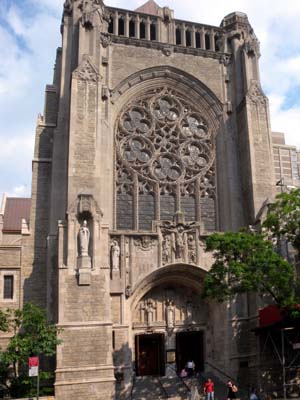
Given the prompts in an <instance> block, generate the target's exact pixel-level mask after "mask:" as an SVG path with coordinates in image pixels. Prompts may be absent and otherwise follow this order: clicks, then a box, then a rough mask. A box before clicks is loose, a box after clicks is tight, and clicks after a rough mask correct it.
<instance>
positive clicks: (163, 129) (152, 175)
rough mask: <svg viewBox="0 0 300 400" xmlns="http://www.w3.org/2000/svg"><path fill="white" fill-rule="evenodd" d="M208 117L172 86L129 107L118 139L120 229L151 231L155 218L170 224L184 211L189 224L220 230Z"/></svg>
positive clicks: (152, 91) (119, 125)
mask: <svg viewBox="0 0 300 400" xmlns="http://www.w3.org/2000/svg"><path fill="white" fill-rule="evenodd" d="M203 114H204V112H203V111H201V109H200V107H198V104H197V103H196V102H194V103H192V102H190V100H189V99H187V98H186V97H184V96H182V95H181V94H180V93H179V92H177V91H175V90H173V89H169V88H162V89H159V88H153V89H150V90H149V91H146V92H144V93H142V94H140V95H139V96H138V97H137V98H136V99H134V100H133V101H132V102H129V103H127V104H126V105H125V107H124V108H123V110H122V112H121V113H120V115H119V118H118V120H117V125H116V136H115V146H116V165H117V167H116V185H117V188H116V189H117V190H116V193H117V202H116V209H117V218H116V220H117V226H118V227H119V228H121V229H133V228H134V229H151V227H152V222H153V220H157V219H162V220H170V219H172V218H173V215H174V213H175V212H176V207H180V209H181V210H182V211H183V212H184V213H185V216H186V219H187V220H194V219H195V218H196V217H197V218H201V219H202V221H204V225H206V224H207V227H209V226H210V228H209V229H212V230H213V229H214V225H209V224H211V221H212V218H213V216H214V215H215V214H214V213H215V211H214V210H215V205H214V201H215V200H214V198H215V197H214V196H215V148H214V135H213V130H212V126H211V123H210V122H209V119H208V118H207V114H206V111H205V114H204V115H203ZM125 178H126V179H125ZM196 196H199V198H198V200H197V199H196ZM157 202H158V203H159V204H157ZM204 203H205V204H206V205H205V206H204ZM199 205H200V208H199ZM197 207H198V209H197ZM199 209H200V211H199ZM201 210H203V211H201ZM202 212H203V215H202V214H201V213H202ZM157 213H159V215H157ZM200 214H201V215H200ZM205 219H207V223H206V222H205V221H206V220H205ZM207 229H208V228H207Z"/></svg>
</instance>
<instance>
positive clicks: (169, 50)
mask: <svg viewBox="0 0 300 400" xmlns="http://www.w3.org/2000/svg"><path fill="white" fill-rule="evenodd" d="M161 51H162V53H163V54H164V55H165V56H167V57H169V56H170V55H171V54H173V52H174V48H173V47H172V46H165V47H162V49H161Z"/></svg>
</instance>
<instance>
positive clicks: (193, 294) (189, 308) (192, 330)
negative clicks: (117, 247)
mask: <svg viewBox="0 0 300 400" xmlns="http://www.w3.org/2000/svg"><path fill="white" fill-rule="evenodd" d="M202 280H203V270H201V269H200V268H198V267H191V266H187V265H180V266H179V265H176V266H175V265H173V266H168V267H165V268H162V269H160V270H158V271H156V272H155V273H153V274H151V277H148V278H146V279H145V281H146V282H144V283H145V285H140V287H139V288H138V290H137V292H139V294H140V295H139V296H138V295H137V294H136V296H135V300H134V302H133V308H132V334H133V338H134V345H135V348H134V354H135V366H136V373H137V375H164V373H165V367H166V365H170V366H171V367H172V368H175V369H176V370H177V371H178V372H179V371H180V370H181V369H182V368H184V367H185V366H186V364H187V362H188V361H194V363H195V369H196V370H197V371H203V369H204V362H205V351H206V345H205V338H206V330H207V326H208V316H209V312H208V305H207V304H206V302H204V301H203V300H202V298H201V291H202ZM147 281H148V282H147Z"/></svg>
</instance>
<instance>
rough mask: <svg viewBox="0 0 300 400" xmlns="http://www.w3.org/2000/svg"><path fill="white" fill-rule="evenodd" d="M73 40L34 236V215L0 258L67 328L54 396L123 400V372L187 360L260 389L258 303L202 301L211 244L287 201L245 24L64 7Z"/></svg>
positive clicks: (149, 371) (52, 106)
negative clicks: (278, 194)
mask: <svg viewBox="0 0 300 400" xmlns="http://www.w3.org/2000/svg"><path fill="white" fill-rule="evenodd" d="M61 29H62V47H60V48H58V50H57V56H56V63H55V71H54V78H53V83H52V84H51V85H47V86H46V96H45V109H44V115H43V116H40V117H39V119H38V123H37V130H36V142H35V151H34V159H33V175H32V198H31V208H30V223H29V225H28V223H27V221H28V218H27V214H26V216H25V214H24V213H23V212H22V213H21V214H22V215H21V217H22V218H24V219H23V220H22V221H23V223H22V226H21V227H19V228H20V229H19V230H18V233H17V235H18V240H19V242H18V248H17V249H14V248H12V247H9V251H8V250H7V249H6V247H5V246H7V245H6V244H5V240H6V239H5V237H6V236H5V234H4V233H3V235H2V243H1V246H0V251H1V252H2V254H3V257H2V261H1V265H4V266H5V265H7V266H8V267H9V268H13V269H14V273H15V275H16V280H18V284H16V285H15V287H17V286H18V298H19V303H18V302H16V303H15V304H16V305H18V304H20V305H22V303H23V302H24V301H27V300H30V301H35V302H37V303H39V304H41V305H42V306H43V307H46V308H47V311H48V317H49V319H51V320H52V321H55V322H57V323H58V325H59V326H60V327H62V328H63V331H62V334H61V337H62V340H63V343H62V345H60V346H59V349H58V352H57V366H56V371H55V373H56V383H55V390H56V397H57V398H58V399H80V398H82V397H83V396H84V397H88V398H89V399H103V400H104V399H105V400H107V399H112V398H114V396H115V390H116V389H115V388H116V381H115V376H116V375H117V376H118V377H120V379H122V384H121V386H122V389H123V390H124V393H126V390H127V391H128V390H130V382H131V377H132V372H133V369H135V371H136V373H137V374H138V375H157V374H163V373H164V371H165V366H166V363H167V362H171V361H175V362H176V364H177V368H178V369H180V368H182V367H183V366H184V365H185V363H186V362H187V360H188V359H189V358H193V359H194V361H195V364H196V369H197V370H199V371H206V372H208V371H209V372H210V373H212V374H215V375H217V376H219V377H220V378H221V379H223V380H224V379H226V376H227V375H229V376H233V377H235V378H237V379H246V380H247V382H249V383H250V382H254V381H255V380H256V379H257V376H256V371H257V368H256V367H257V362H258V355H257V353H256V343H255V337H254V336H253V335H252V334H251V333H250V330H249V327H251V326H253V325H255V323H256V319H255V318H256V316H257V307H258V305H257V303H256V299H255V298H251V299H249V298H248V297H247V296H243V297H241V298H238V299H236V300H235V301H232V303H231V304H222V305H218V304H214V303H209V302H206V301H203V300H202V299H201V293H202V283H203V278H204V276H205V274H206V272H207V271H208V270H209V268H210V265H211V262H212V259H211V256H210V255H209V254H206V253H205V252H204V249H203V240H204V238H205V236H206V235H208V234H209V233H211V232H213V231H226V230H237V229H239V228H241V227H243V226H248V225H249V224H252V223H253V222H254V221H255V220H256V216H257V215H258V214H259V212H260V210H261V207H262V206H263V204H264V202H265V201H266V199H267V198H271V197H272V196H273V194H274V192H275V189H274V188H275V185H274V177H273V175H274V174H273V164H272V163H273V159H272V157H273V155H272V141H271V132H270V121H269V110H268V100H267V98H266V97H265V95H264V93H263V91H262V89H261V85H260V80H259V66H258V59H259V57H260V51H259V42H258V40H257V38H256V36H255V34H254V31H253V29H252V27H251V25H250V23H249V21H248V18H247V15H246V14H244V13H241V12H233V13H231V14H229V15H227V16H226V17H225V18H224V19H223V20H222V22H221V24H220V26H209V25H205V24H201V23H196V22H188V21H182V20H180V19H177V18H175V16H174V12H173V10H171V9H170V8H168V7H160V6H158V5H157V4H156V3H155V2H154V1H153V0H150V1H148V2H147V3H146V4H145V5H144V6H142V7H140V8H139V9H137V10H135V11H129V10H122V9H116V8H112V7H108V6H105V5H104V4H103V2H102V0H86V1H79V0H66V1H65V3H64V11H63V20H62V27H61ZM10 201H13V199H11V200H9V202H10ZM7 204H9V203H7ZM27 205H28V204H27ZM26 212H27V211H26ZM4 214H5V212H4V213H3V215H4ZM23 214H24V215H23ZM13 251H15V252H16V253H17V254H18V255H17V256H16V257H15V259H14V260H13V261H9V257H11V256H10V254H11V253H10V252H13ZM5 252H6V253H5ZM6 259H7V260H8V261H3V260H6ZM8 275H9V274H8V272H6V270H5V271H4V272H3V276H8ZM10 279H11V278H10ZM6 285H8V283H7V284H6ZM6 287H7V286H6ZM6 290H7V291H8V289H6ZM225 374H226V375H225ZM119 389H120V387H119ZM118 393H119V394H118V396H117V397H118V398H119V397H120V396H121V394H120V392H118ZM120 398H121V397H120Z"/></svg>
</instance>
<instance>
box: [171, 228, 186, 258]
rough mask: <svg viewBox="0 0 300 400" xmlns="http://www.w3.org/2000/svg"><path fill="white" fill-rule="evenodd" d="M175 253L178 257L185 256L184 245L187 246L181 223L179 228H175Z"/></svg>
mask: <svg viewBox="0 0 300 400" xmlns="http://www.w3.org/2000/svg"><path fill="white" fill-rule="evenodd" d="M174 233H175V254H176V258H183V256H184V247H185V240H184V239H185V237H184V236H185V235H184V233H185V231H184V227H183V226H182V225H179V226H178V228H177V230H175V232H174Z"/></svg>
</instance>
